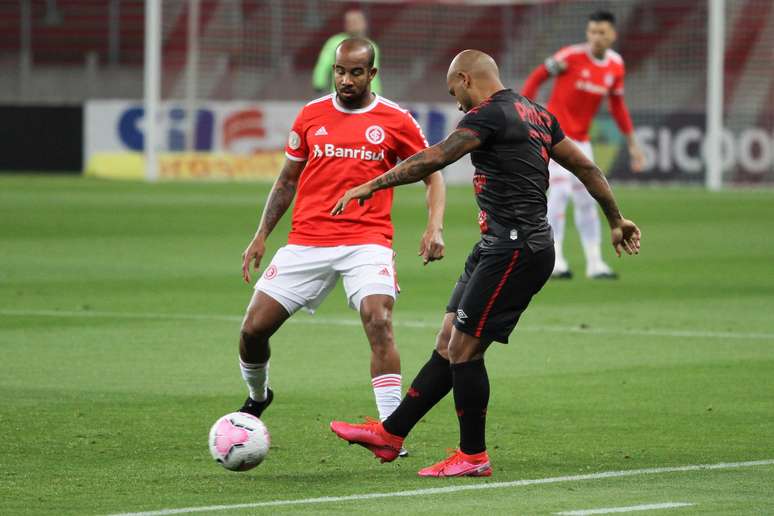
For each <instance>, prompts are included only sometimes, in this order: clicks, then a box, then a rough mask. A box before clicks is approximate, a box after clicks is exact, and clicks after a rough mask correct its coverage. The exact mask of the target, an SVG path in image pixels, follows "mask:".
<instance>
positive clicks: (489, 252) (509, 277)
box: [446, 242, 554, 344]
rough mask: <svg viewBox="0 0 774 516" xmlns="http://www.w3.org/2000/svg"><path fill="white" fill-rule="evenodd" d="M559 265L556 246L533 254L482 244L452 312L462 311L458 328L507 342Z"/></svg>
mask: <svg viewBox="0 0 774 516" xmlns="http://www.w3.org/2000/svg"><path fill="white" fill-rule="evenodd" d="M553 268H554V248H553V246H551V247H548V248H546V249H542V250H540V251H538V252H532V251H531V250H530V249H529V248H528V247H527V246H524V248H522V249H487V248H484V249H482V247H481V243H480V242H479V243H477V244H476V245H475V247H473V251H472V252H471V253H470V255H469V256H468V259H467V260H466V261H465V270H464V271H463V272H462V275H461V276H460V279H458V280H457V284H456V285H455V286H454V291H452V295H451V299H450V300H449V304H448V306H447V307H446V312H447V313H456V314H457V317H456V318H455V319H454V326H455V327H456V328H457V329H458V330H460V331H461V332H463V333H466V334H468V335H470V336H472V337H478V338H481V339H483V340H487V341H493V340H496V341H497V342H502V343H505V344H507V343H508V336H509V335H510V334H511V332H512V331H513V329H514V328H515V327H516V323H517V322H518V321H519V317H520V316H521V313H522V312H523V311H524V310H525V309H526V308H527V305H529V302H530V300H531V299H532V296H534V295H535V294H537V293H538V291H539V290H540V289H541V288H543V285H545V283H546V281H548V278H549V277H550V276H551V272H552V271H553Z"/></svg>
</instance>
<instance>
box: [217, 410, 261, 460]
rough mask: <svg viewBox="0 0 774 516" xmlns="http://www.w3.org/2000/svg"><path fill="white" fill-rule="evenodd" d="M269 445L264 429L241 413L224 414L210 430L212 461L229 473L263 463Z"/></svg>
mask: <svg viewBox="0 0 774 516" xmlns="http://www.w3.org/2000/svg"><path fill="white" fill-rule="evenodd" d="M270 443H271V437H270V436H269V431H268V430H267V429H266V425H264V424H263V422H262V421H261V420H260V419H258V418H257V417H255V416H253V415H250V414H246V413H244V412H232V413H231V414H226V415H225V416H223V417H222V418H220V419H218V420H217V421H216V422H215V424H214V425H212V428H211V429H210V453H211V454H212V458H213V459H215V461H216V462H218V463H220V465H221V466H223V467H224V468H226V469H229V470H231V471H247V470H248V469H253V468H254V467H256V466H257V465H258V464H260V463H261V462H263V459H265V458H266V454H267V453H269V444H270Z"/></svg>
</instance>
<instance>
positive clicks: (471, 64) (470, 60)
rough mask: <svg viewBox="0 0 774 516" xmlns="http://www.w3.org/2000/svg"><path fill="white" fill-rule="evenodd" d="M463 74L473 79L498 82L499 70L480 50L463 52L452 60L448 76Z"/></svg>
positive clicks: (488, 56) (490, 58)
mask: <svg viewBox="0 0 774 516" xmlns="http://www.w3.org/2000/svg"><path fill="white" fill-rule="evenodd" d="M459 72H464V73H467V74H468V75H470V76H471V77H472V78H474V79H489V80H492V79H494V80H498V81H499V80H500V69H499V68H497V63H495V60H494V59H492V56H490V55H489V54H485V53H484V52H481V51H480V50H463V51H462V52H460V53H459V54H457V55H456V56H454V59H452V62H451V64H450V65H449V72H448V73H447V74H446V76H447V78H448V77H449V76H450V75H453V74H456V73H459Z"/></svg>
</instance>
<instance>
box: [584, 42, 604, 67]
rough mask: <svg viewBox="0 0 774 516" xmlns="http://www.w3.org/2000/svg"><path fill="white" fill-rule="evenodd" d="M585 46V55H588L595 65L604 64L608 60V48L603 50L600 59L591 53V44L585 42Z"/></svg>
mask: <svg viewBox="0 0 774 516" xmlns="http://www.w3.org/2000/svg"><path fill="white" fill-rule="evenodd" d="M584 47H585V48H586V55H587V56H589V59H591V62H592V63H594V64H595V65H597V66H606V65H607V63H608V61H610V49H608V50H605V57H603V58H602V59H599V58H598V57H596V56H595V55H594V54H592V53H591V45H589V44H588V43H586V44H585V45H584Z"/></svg>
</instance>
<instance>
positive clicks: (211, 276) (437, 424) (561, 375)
mask: <svg viewBox="0 0 774 516" xmlns="http://www.w3.org/2000/svg"><path fill="white" fill-rule="evenodd" d="M267 191H268V185H260V184H244V183H242V184H191V183H188V184H158V185H146V184H132V183H120V182H100V181H93V180H86V179H81V178H51V177H37V178H36V177H25V176H5V177H0V430H1V431H2V439H0V514H3V515H6V514H7V515H12V514H13V515H15V514H57V515H59V514H110V513H123V512H132V511H154V510H162V509H174V508H181V507H200V506H211V505H231V504H249V503H258V502H267V501H274V500H302V499H309V498H317V497H326V496H332V497H338V496H347V495H364V494H369V493H393V492H402V491H412V490H417V489H426V488H437V487H460V486H467V485H471V484H483V483H494V482H505V481H515V480H522V479H541V478H553V477H559V476H565V475H585V474H593V473H597V472H606V471H618V470H634V469H642V468H660V467H671V466H684V465H695V464H716V463H721V462H739V461H753V460H769V459H774V238H772V236H771V235H772V230H771V222H772V220H774V192H772V191H727V192H723V193H719V194H710V193H707V192H705V191H703V190H699V189H688V188H671V189H647V188H644V189H628V188H620V189H618V190H617V193H618V196H619V200H620V202H621V205H622V208H623V212H624V214H626V215H627V216H628V217H630V218H633V219H634V220H636V221H637V222H638V223H639V224H640V225H641V228H642V230H643V248H642V254H641V255H640V256H638V257H626V258H624V259H621V260H618V259H615V258H614V257H613V256H612V250H611V249H606V250H605V252H606V254H607V256H608V257H609V261H610V262H611V263H612V264H613V265H614V267H615V268H616V270H618V271H619V272H620V274H621V279H620V281H617V282H593V281H589V280H586V279H585V278H582V277H579V278H577V279H574V280H572V281H569V282H551V283H549V284H548V285H547V286H546V288H545V289H544V290H543V291H542V292H541V293H540V294H539V295H538V296H537V297H536V298H535V300H534V301H533V304H532V306H531V307H530V309H529V310H528V311H527V313H526V314H525V315H524V317H523V318H522V321H521V323H520V325H519V327H518V328H517V330H516V332H515V333H514V334H513V336H512V338H511V344H509V345H508V346H501V345H494V346H493V349H491V350H490V352H489V353H488V355H487V367H488V369H489V374H490V378H491V383H492V397H491V403H490V407H489V426H488V445H489V449H490V452H491V457H492V461H493V467H494V476H493V477H492V478H491V479H446V480H438V479H420V478H418V477H417V476H416V471H417V470H418V469H420V468H421V467H424V466H426V465H428V464H431V463H433V462H435V461H437V460H439V459H441V458H443V457H444V456H445V453H446V448H450V447H454V446H455V445H456V442H457V424H456V418H455V416H454V414H453V411H452V407H451V405H450V403H449V400H448V399H447V400H444V402H442V403H441V404H440V405H439V406H438V407H437V408H436V409H435V410H434V411H433V412H431V413H430V414H429V415H428V416H427V417H426V418H425V420H423V421H422V422H421V423H420V424H419V425H418V426H417V428H416V430H415V432H414V433H413V434H412V436H411V437H410V440H408V441H407V446H408V448H409V449H410V451H411V456H410V457H408V458H406V459H402V460H399V461H396V462H395V463H393V464H386V465H380V464H379V463H378V462H377V461H376V460H374V459H373V458H372V457H371V456H370V454H369V453H367V452H366V451H365V450H364V449H362V448H360V447H348V446H347V445H346V444H345V443H342V442H341V441H339V440H338V439H336V437H335V436H334V435H333V434H332V433H331V432H330V430H329V429H328V422H329V421H330V420H331V419H333V418H345V419H358V418H360V417H362V416H364V415H375V407H374V405H373V399H372V398H373V394H372V391H371V387H370V379H369V374H368V361H369V350H368V346H367V343H366V341H365V338H364V336H363V334H362V330H361V329H360V327H359V326H358V325H357V316H356V314H355V313H354V312H352V311H350V310H349V309H347V308H346V303H345V300H344V296H343V292H342V291H341V289H340V288H337V290H335V291H334V292H333V293H332V294H331V295H330V297H329V298H328V300H327V301H326V303H325V304H324V305H323V307H322V309H321V310H320V311H319V312H318V313H317V315H315V316H309V315H307V314H298V315H297V316H296V317H295V318H294V319H295V320H294V321H293V322H291V323H289V324H288V325H286V326H285V327H284V328H283V329H282V330H281V331H280V332H279V333H278V334H277V335H276V336H275V338H274V339H273V358H272V365H271V382H272V386H273V388H274V389H275V391H276V399H275V403H274V405H273V406H272V407H271V408H270V409H269V410H268V411H267V413H266V414H265V417H264V420H265V422H266V424H267V425H268V427H269V429H270V431H271V433H272V438H273V441H272V449H271V452H270V454H269V456H268V458H267V460H266V462H265V463H264V464H263V465H261V466H260V467H259V468H257V469H255V470H253V471H251V472H248V473H240V474H238V473H231V472H228V471H225V470H223V469H222V468H220V467H219V466H218V465H217V464H215V463H214V462H213V461H212V460H211V458H210V457H209V453H208V450H207V432H208V430H209V426H210V425H211V424H212V423H213V422H214V421H215V419H216V418H217V417H219V416H220V415H222V414H224V413H226V412H229V411H232V410H235V409H236V408H238V407H239V406H240V404H241V402H242V401H243V399H244V396H245V389H244V386H243V383H242V380H241V378H240V376H239V370H238V366H237V354H236V352H237V347H236V339H237V334H238V329H239V318H240V315H241V314H242V312H243V309H244V306H245V304H246V303H247V301H248V299H249V297H250V295H251V289H250V287H248V286H247V285H245V284H244V283H242V281H241V279H240V254H241V252H242V250H243V249H244V247H245V245H246V244H247V242H248V240H249V238H250V237H251V235H252V233H253V231H254V229H255V225H256V222H257V220H258V215H259V212H260V209H261V207H262V204H263V201H264V199H265V197H266V193H267ZM448 198H449V202H448V209H447V217H446V229H445V238H446V244H447V257H446V258H445V259H444V260H443V261H442V262H440V263H434V264H431V265H429V266H427V267H423V266H422V265H421V262H420V260H419V259H418V258H417V256H416V248H417V244H418V241H419V236H420V234H421V231H422V229H423V225H424V222H425V208H424V198H423V189H421V188H411V187H404V188H401V189H399V190H398V191H397V192H396V197H395V209H394V220H395V225H396V237H397V239H396V249H397V251H398V268H399V275H400V282H401V285H402V288H403V293H402V295H401V296H400V299H399V301H398V303H397V307H396V313H395V322H396V335H397V340H398V345H399V348H400V350H401V353H402V358H403V375H404V387H406V386H407V385H408V384H409V382H410V381H411V379H412V378H413V376H414V374H415V373H416V372H417V371H418V369H419V367H420V366H421V364H422V363H424V361H425V360H426V358H427V356H428V355H429V353H430V350H431V348H432V345H433V340H434V334H435V331H436V325H437V324H438V323H439V321H440V320H441V316H442V312H443V309H444V306H445V302H446V300H447V296H448V294H449V292H450V289H451V287H452V285H453V283H454V280H455V279H456V277H457V275H458V274H459V272H460V270H461V267H462V264H463V261H464V258H465V256H466V255H467V253H468V251H469V249H470V247H471V246H472V245H473V243H474V242H475V241H476V224H475V217H476V209H475V206H474V202H473V197H472V189H471V188H470V187H453V188H450V189H449V193H448ZM287 228H288V221H287V219H286V220H284V221H283V224H282V225H281V226H280V227H279V228H278V229H277V230H276V231H275V234H274V235H273V236H272V239H271V249H270V252H273V250H274V249H276V248H277V247H278V246H280V245H282V244H283V242H284V239H285V236H286V232H287ZM568 238H569V240H568V241H567V243H566V245H567V250H568V256H569V259H570V261H571V264H572V266H573V267H574V269H575V271H576V273H582V271H583V263H582V258H581V252H580V248H579V244H578V241H577V236H576V233H575V231H574V230H571V231H570V232H569V237H568ZM267 261H268V257H267ZM580 276H582V274H580ZM772 486H774V465H771V464H768V465H767V464H763V465H757V466H748V467H740V468H727V469H714V470H690V471H682V472H664V473H660V474H656V473H654V474H643V475H633V476H628V477H620V478H602V479H588V480H577V481H566V482H549V483H545V484H529V485H515V486H510V487H501V488H497V489H489V490H480V491H479V490H471V491H453V490H452V491H450V492H445V493H432V492H431V493H429V494H424V495H416V496H408V497H392V498H374V499H371V500H344V501H330V502H326V503H322V502H308V503H302V504H297V505H287V506H275V507H263V508H262V507H251V508H246V509H241V510H240V509H232V510H222V511H218V512H217V514H256V513H314V514H318V513H324V512H329V513H366V512H367V513H374V514H395V513H399V512H401V513H405V514H414V513H425V514H443V513H463V512H471V513H481V512H484V511H487V512H490V513H496V514H503V513H507V514H551V513H556V512H561V511H570V510H579V509H593V508H600V507H624V506H631V505H640V504H657V503H666V502H683V503H691V504H694V505H691V506H686V507H683V508H675V509H671V510H663V511H658V512H663V513H675V514H763V513H774V487H772Z"/></svg>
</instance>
